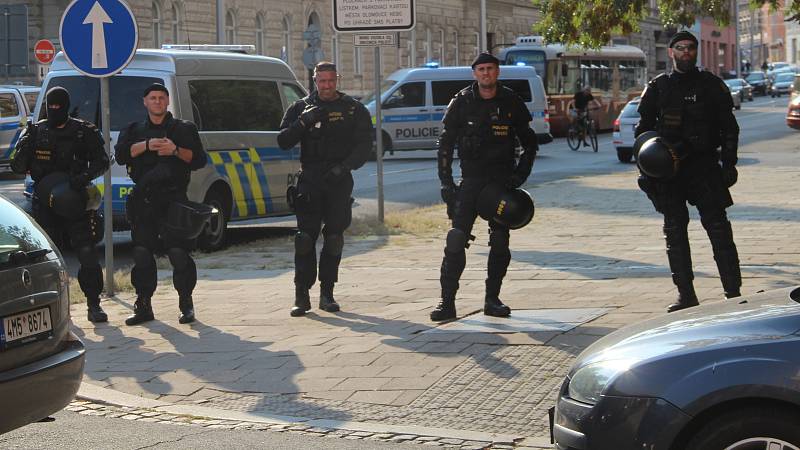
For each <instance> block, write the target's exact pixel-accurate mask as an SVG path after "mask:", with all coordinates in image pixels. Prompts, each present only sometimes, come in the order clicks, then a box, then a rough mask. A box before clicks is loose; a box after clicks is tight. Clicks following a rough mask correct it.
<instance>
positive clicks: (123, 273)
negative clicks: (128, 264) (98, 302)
mask: <svg viewBox="0 0 800 450" xmlns="http://www.w3.org/2000/svg"><path fill="white" fill-rule="evenodd" d="M105 281H106V276H105V271H104V272H103V283H105ZM114 291H115V292H134V291H135V289H134V288H133V284H131V269H130V268H125V269H120V270H116V271H114ZM69 302H70V303H72V304H77V303H84V302H86V296H85V295H83V291H81V285H80V284H79V283H78V277H70V279H69Z"/></svg>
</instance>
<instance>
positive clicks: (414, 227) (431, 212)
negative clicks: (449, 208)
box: [346, 205, 450, 237]
mask: <svg viewBox="0 0 800 450" xmlns="http://www.w3.org/2000/svg"><path fill="white" fill-rule="evenodd" d="M448 228H450V222H449V220H448V219H447V215H446V214H445V212H444V207H443V206H442V205H433V206H426V207H422V208H414V209H409V210H404V211H396V212H390V213H388V214H386V216H385V217H384V221H383V223H381V222H379V221H378V218H377V217H373V216H370V217H358V218H355V219H354V220H353V223H352V224H351V225H350V228H348V229H347V231H346V234H347V235H348V236H358V237H366V236H391V235H399V234H413V235H416V236H428V235H433V234H439V233H442V232H444V231H446V230H447V229H448Z"/></svg>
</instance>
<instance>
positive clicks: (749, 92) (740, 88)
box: [725, 78, 753, 102]
mask: <svg viewBox="0 0 800 450" xmlns="http://www.w3.org/2000/svg"><path fill="white" fill-rule="evenodd" d="M725 84H727V85H728V89H730V90H731V93H736V94H737V95H739V99H740V100H741V101H745V100H747V101H749V102H752V101H753V87H752V86H750V85H749V84H748V83H747V81H744V80H743V79H742V78H731V79H729V80H725Z"/></svg>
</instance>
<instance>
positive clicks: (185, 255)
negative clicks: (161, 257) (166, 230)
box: [167, 247, 189, 271]
mask: <svg viewBox="0 0 800 450" xmlns="http://www.w3.org/2000/svg"><path fill="white" fill-rule="evenodd" d="M167 257H168V258H169V263H170V264H172V268H173V269H175V270H177V271H180V270H183V269H185V268H186V267H188V266H189V252H187V251H186V250H184V249H182V248H180V247H172V248H170V249H169V250H167Z"/></svg>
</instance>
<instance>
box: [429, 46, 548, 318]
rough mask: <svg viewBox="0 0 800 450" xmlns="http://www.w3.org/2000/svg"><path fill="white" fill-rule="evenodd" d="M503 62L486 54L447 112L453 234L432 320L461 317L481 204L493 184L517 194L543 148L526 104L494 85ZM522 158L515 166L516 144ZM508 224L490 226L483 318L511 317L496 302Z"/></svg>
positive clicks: (442, 146)
mask: <svg viewBox="0 0 800 450" xmlns="http://www.w3.org/2000/svg"><path fill="white" fill-rule="evenodd" d="M499 64H500V62H499V61H498V59H497V58H495V57H494V56H493V55H491V54H490V53H481V54H480V55H478V56H477V57H476V58H475V60H474V61H473V62H472V73H473V76H474V78H475V82H474V83H472V85H470V86H468V87H466V88H464V89H463V90H461V91H460V92H458V93H457V94H456V95H455V97H454V98H453V99H452V100H451V101H450V104H449V105H448V106H447V111H446V112H445V115H444V118H443V119H442V122H443V123H444V127H443V131H442V134H441V136H440V137H439V151H438V168H439V180H440V182H441V185H442V188H441V193H442V200H444V201H445V203H447V204H448V210H449V211H450V213H451V214H449V215H451V217H450V218H451V220H452V229H450V231H448V233H447V240H446V241H447V242H446V244H445V248H444V259H443V261H442V268H441V277H440V282H441V286H442V300H441V302H440V303H439V305H438V306H436V308H435V309H434V310H433V311H432V312H431V320H433V321H442V320H448V319H453V318H455V317H456V307H455V298H456V292H457V291H458V281H459V279H460V278H461V273H462V272H463V271H464V266H465V265H466V252H465V249H466V248H467V247H468V246H469V240H470V238H471V236H470V232H471V231H472V226H473V225H474V223H475V219H476V217H477V215H478V212H477V208H476V205H477V200H478V196H479V195H480V193H481V191H482V190H483V188H484V187H485V186H487V185H488V184H490V183H502V184H504V185H506V186H508V187H511V188H517V187H519V186H521V185H522V184H523V183H525V180H527V178H528V175H530V173H531V169H532V168H533V161H534V159H535V157H536V152H537V151H538V150H539V146H538V144H537V141H536V134H535V133H534V131H533V130H532V129H531V128H530V122H531V120H532V118H531V115H530V112H529V111H528V109H527V107H526V106H525V103H524V102H523V101H522V99H520V98H519V97H518V96H517V95H516V94H515V93H514V92H513V91H512V90H511V89H509V88H507V87H505V86H503V85H502V84H501V83H500V82H498V81H497V77H498V76H499V75H500V66H499ZM518 144H519V145H520V146H521V147H522V152H521V154H520V156H519V159H518V160H517V159H516V158H515V156H516V148H517V145H518ZM455 148H457V149H458V156H459V159H460V160H461V176H462V181H461V185H460V186H456V184H455V181H454V180H453V172H452V167H451V166H452V162H453V150H454V149H455ZM508 241H509V228H508V226H507V225H503V224H500V223H497V222H496V221H494V220H490V221H489V261H488V265H487V266H488V267H487V271H488V276H487V278H486V298H485V304H484V310H483V312H484V314H486V315H489V316H496V317H507V316H508V315H509V314H511V309H510V308H509V307H508V306H506V305H504V304H503V303H502V302H501V301H500V298H499V295H500V286H501V284H502V283H503V278H504V277H505V274H506V269H507V268H508V264H509V262H510V261H511V252H510V251H509V249H508Z"/></svg>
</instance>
